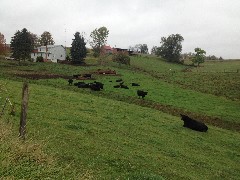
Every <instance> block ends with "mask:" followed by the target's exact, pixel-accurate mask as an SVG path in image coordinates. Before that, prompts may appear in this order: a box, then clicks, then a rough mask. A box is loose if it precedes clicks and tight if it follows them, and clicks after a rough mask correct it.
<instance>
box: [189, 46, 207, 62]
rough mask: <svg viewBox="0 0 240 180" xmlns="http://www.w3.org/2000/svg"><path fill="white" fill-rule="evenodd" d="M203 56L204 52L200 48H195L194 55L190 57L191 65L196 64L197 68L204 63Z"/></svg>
mask: <svg viewBox="0 0 240 180" xmlns="http://www.w3.org/2000/svg"><path fill="white" fill-rule="evenodd" d="M205 54H206V52H205V51H204V50H203V49H201V48H195V54H194V56H193V57H192V62H193V64H195V63H196V64H197V66H199V64H200V63H204V61H205Z"/></svg>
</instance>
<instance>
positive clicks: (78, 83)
mask: <svg viewBox="0 0 240 180" xmlns="http://www.w3.org/2000/svg"><path fill="white" fill-rule="evenodd" d="M80 84H85V82H76V83H74V84H73V85H74V86H78V85H80Z"/></svg>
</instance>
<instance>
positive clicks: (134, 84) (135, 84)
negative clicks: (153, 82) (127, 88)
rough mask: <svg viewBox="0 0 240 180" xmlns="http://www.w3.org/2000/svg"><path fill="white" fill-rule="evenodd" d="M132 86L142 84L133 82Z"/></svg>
mask: <svg viewBox="0 0 240 180" xmlns="http://www.w3.org/2000/svg"><path fill="white" fill-rule="evenodd" d="M132 86H140V85H139V84H137V83H132Z"/></svg>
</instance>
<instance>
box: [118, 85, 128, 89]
mask: <svg viewBox="0 0 240 180" xmlns="http://www.w3.org/2000/svg"><path fill="white" fill-rule="evenodd" d="M120 87H121V88H123V89H129V87H127V86H126V85H123V84H120Z"/></svg>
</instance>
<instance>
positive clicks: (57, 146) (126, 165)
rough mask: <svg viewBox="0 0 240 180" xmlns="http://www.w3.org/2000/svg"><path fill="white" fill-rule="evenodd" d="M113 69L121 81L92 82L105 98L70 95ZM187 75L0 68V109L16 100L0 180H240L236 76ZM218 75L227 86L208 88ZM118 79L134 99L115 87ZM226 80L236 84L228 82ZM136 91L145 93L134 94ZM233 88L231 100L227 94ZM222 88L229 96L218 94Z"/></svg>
mask: <svg viewBox="0 0 240 180" xmlns="http://www.w3.org/2000/svg"><path fill="white" fill-rule="evenodd" d="M90 61H91V62H94V61H93V60H92V59H90ZM237 66H239V63H238V64H237V65H234V66H232V68H236V67H237ZM219 67H220V66H219ZM107 68H110V69H114V70H116V71H117V73H118V76H105V75H97V74H94V78H95V79H96V80H97V81H100V82H103V83H104V90H102V91H101V92H92V91H90V90H88V89H79V88H77V87H75V86H69V85H68V83H67V80H66V79H64V78H67V77H68V76H71V75H72V74H77V73H87V72H93V71H96V70H97V69H107ZM186 68H188V67H187V66H184V65H175V64H174V65H173V64H169V63H166V62H164V61H162V60H160V59H157V58H152V57H141V58H133V59H132V63H131V66H130V67H127V66H118V65H117V64H114V63H112V62H108V61H106V62H105V63H104V66H99V65H96V64H92V65H90V66H84V67H78V66H69V65H62V64H48V63H35V64H33V63H27V64H24V65H22V66H19V65H18V63H16V62H7V61H4V60H1V61H0V85H1V87H2V88H1V94H0V97H1V99H0V103H1V105H2V104H3V100H4V99H5V98H6V97H9V98H10V99H11V101H12V102H14V103H15V104H16V115H15V116H12V115H9V114H8V113H7V112H6V113H5V114H4V116H2V117H1V124H0V125H1V131H0V132H1V139H0V140H1V142H4V143H1V154H0V160H2V162H3V163H2V166H1V167H0V177H4V178H16V179H21V178H26V179H28V178H31V179H35V178H38V179H39V178H41V179H44V178H47V177H49V178H55V179H56V178H61V179H62V178H66V179H70V178H72V179H110V178H112V179H127V178H129V179H238V178H239V177H240V173H239V172H240V168H239V165H238V164H239V162H240V154H239V149H240V134H239V131H240V128H239V127H240V122H239V119H240V111H239V107H240V101H239V99H240V98H239V96H240V95H239V91H238V88H239V86H238V84H239V82H240V80H239V79H240V78H238V77H239V73H222V74H221V75H219V74H220V72H217V71H215V72H209V70H208V68H209V67H208V64H206V65H205V66H204V67H202V68H201V69H204V68H205V69H206V72H209V74H207V75H206V77H205V76H203V74H202V72H199V71H197V70H196V69H191V72H185V71H184V70H185V69H186ZM221 68H222V67H221ZM232 68H231V69H232ZM169 69H171V70H169ZM217 69H219V68H217ZM232 70H235V69H232ZM169 71H170V72H169ZM206 72H205V74H206ZM34 75H35V76H34ZM213 76H218V77H219V82H222V83H216V84H214V85H213V84H211V83H212V82H210V80H209V79H208V81H205V80H204V78H207V77H208V78H210V79H211V77H213ZM58 77H59V78H58ZM190 77H197V78H198V81H197V80H196V78H190ZM46 78H48V79H46ZM119 78H122V79H123V80H124V83H125V84H126V85H128V86H129V89H128V90H127V89H115V88H113V85H116V84H117V83H116V82H115V80H116V79H119ZM229 78H231V79H232V82H229V83H227V81H228V80H229ZM25 80H27V81H28V82H29V86H30V101H29V113H28V125H27V131H28V133H27V141H26V142H21V141H19V140H18V139H17V138H16V137H17V131H18V123H19V122H18V121H19V116H20V104H21V87H22V82H23V81H25ZM92 81H93V80H88V81H85V82H92ZM110 81H112V82H110ZM132 82H136V83H139V84H140V87H132V86H130V84H131V83H132ZM194 82H195V83H194ZM197 82H199V83H200V85H201V86H203V87H202V89H198V88H197V87H198V86H199V85H198V84H197ZM224 82H225V83H224ZM222 84H224V85H225V86H226V89H225V88H222ZM215 86H218V88H217V87H215ZM225 86H224V87H225ZM210 87H211V88H210ZM229 87H231V88H232V89H231V92H234V93H229V92H227V89H228V88H229ZM139 88H140V89H143V90H147V91H148V93H149V94H148V95H147V96H146V98H145V99H144V100H142V99H138V97H137V95H136V90H137V89H139ZM204 89H207V90H205V91H204ZM216 89H222V90H221V91H220V92H221V93H220V94H219V95H216ZM179 113H185V114H189V115H191V116H193V117H197V118H199V119H200V120H202V121H205V122H206V123H207V125H208V126H209V131H208V132H207V133H199V132H196V131H192V130H189V129H186V128H183V127H182V125H183V122H182V121H181V120H180V117H179Z"/></svg>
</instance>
